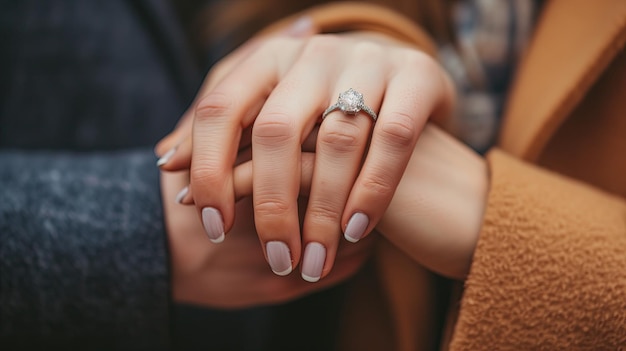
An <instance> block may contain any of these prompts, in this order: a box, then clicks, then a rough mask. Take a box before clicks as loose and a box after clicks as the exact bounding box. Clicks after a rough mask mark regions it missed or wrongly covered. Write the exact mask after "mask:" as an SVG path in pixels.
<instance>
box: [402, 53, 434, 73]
mask: <svg viewBox="0 0 626 351" xmlns="http://www.w3.org/2000/svg"><path fill="white" fill-rule="evenodd" d="M402 58H403V63H404V64H405V65H407V66H409V67H423V68H424V69H426V70H428V69H434V68H436V67H438V66H437V63H436V62H435V60H434V59H433V58H431V57H430V56H428V55H427V54H425V53H424V52H422V51H419V50H415V49H408V48H407V49H404V51H403V52H402ZM437 69H438V68H437Z"/></svg>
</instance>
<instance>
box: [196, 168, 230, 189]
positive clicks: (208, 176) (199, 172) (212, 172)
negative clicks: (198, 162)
mask: <svg viewBox="0 0 626 351" xmlns="http://www.w3.org/2000/svg"><path fill="white" fill-rule="evenodd" d="M225 169H226V168H225V167H220V166H216V165H212V164H210V163H203V164H202V166H193V167H191V170H190V171H189V177H190V179H191V181H192V182H193V183H196V184H205V185H210V184H215V183H216V182H218V180H220V179H225V178H226V173H225V172H224V170H225Z"/></svg>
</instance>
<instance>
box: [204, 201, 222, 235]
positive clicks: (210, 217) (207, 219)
mask: <svg viewBox="0 0 626 351" xmlns="http://www.w3.org/2000/svg"><path fill="white" fill-rule="evenodd" d="M202 223H203V224H204V230H205V231H206V234H207V235H208V236H209V239H210V240H211V241H212V242H214V243H216V244H218V243H221V242H222V241H224V221H223V220H222V215H221V214H220V211H218V210H216V209H215V208H213V207H205V208H203V209H202Z"/></svg>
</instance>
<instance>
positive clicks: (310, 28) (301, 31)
mask: <svg viewBox="0 0 626 351" xmlns="http://www.w3.org/2000/svg"><path fill="white" fill-rule="evenodd" d="M318 31H319V29H318V28H317V27H316V26H315V23H313V19H312V18H310V17H309V16H303V17H301V18H299V19H297V20H296V21H294V22H293V23H292V24H291V25H290V26H289V27H287V28H284V29H283V30H281V31H277V32H275V33H272V34H271V35H267V36H263V37H256V38H253V39H251V40H249V41H247V42H246V43H244V44H243V45H241V46H240V47H239V48H237V49H236V50H235V51H233V52H232V53H230V54H229V55H227V56H226V57H224V58H223V59H221V60H220V61H219V63H217V64H215V65H214V66H213V67H212V68H211V71H210V72H209V74H208V75H207V78H206V79H205V80H204V82H203V83H202V86H201V87H200V90H199V91H198V93H197V94H196V97H201V96H204V95H206V94H207V93H208V92H209V91H211V89H213V88H214V87H215V86H216V85H217V84H218V83H219V82H221V81H222V80H223V79H224V78H225V77H226V76H227V75H228V74H229V73H230V72H231V71H232V70H233V69H234V68H235V67H237V65H239V64H241V62H242V61H243V60H244V59H245V58H246V57H247V56H248V55H250V54H251V53H252V52H254V51H255V50H257V49H258V48H259V47H260V46H261V44H262V43H263V42H264V41H266V40H267V39H268V38H271V37H275V36H285V37H291V38H303V37H307V36H310V35H313V34H315V33H317V32H318ZM197 102H198V99H197V98H196V99H194V101H193V102H192V104H191V106H190V107H189V108H188V109H187V111H186V112H185V113H184V114H183V116H182V117H181V120H180V122H179V123H178V124H177V125H176V128H175V129H174V130H173V131H172V132H171V133H170V134H168V135H167V136H165V137H164V138H163V139H161V141H159V142H158V143H157V145H156V146H155V153H156V154H157V155H158V156H159V157H161V156H163V155H164V154H165V153H167V152H168V151H169V150H171V149H172V148H174V147H175V146H176V145H177V144H178V143H179V142H180V141H181V140H182V139H183V138H184V137H186V136H187V135H189V134H191V125H192V123H191V122H192V121H191V120H192V118H193V115H194V112H193V111H194V110H195V106H196V104H197Z"/></svg>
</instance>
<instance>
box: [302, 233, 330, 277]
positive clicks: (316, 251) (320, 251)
mask: <svg viewBox="0 0 626 351" xmlns="http://www.w3.org/2000/svg"><path fill="white" fill-rule="evenodd" d="M325 261H326V248H325V247H324V245H322V244H320V243H315V242H312V243H309V244H308V245H307V246H306V248H305V249H304V257H303V259H302V279H304V280H306V281H307V282H311V283H315V282H316V281H318V280H320V277H321V276H322V270H323V269H324V262H325Z"/></svg>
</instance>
